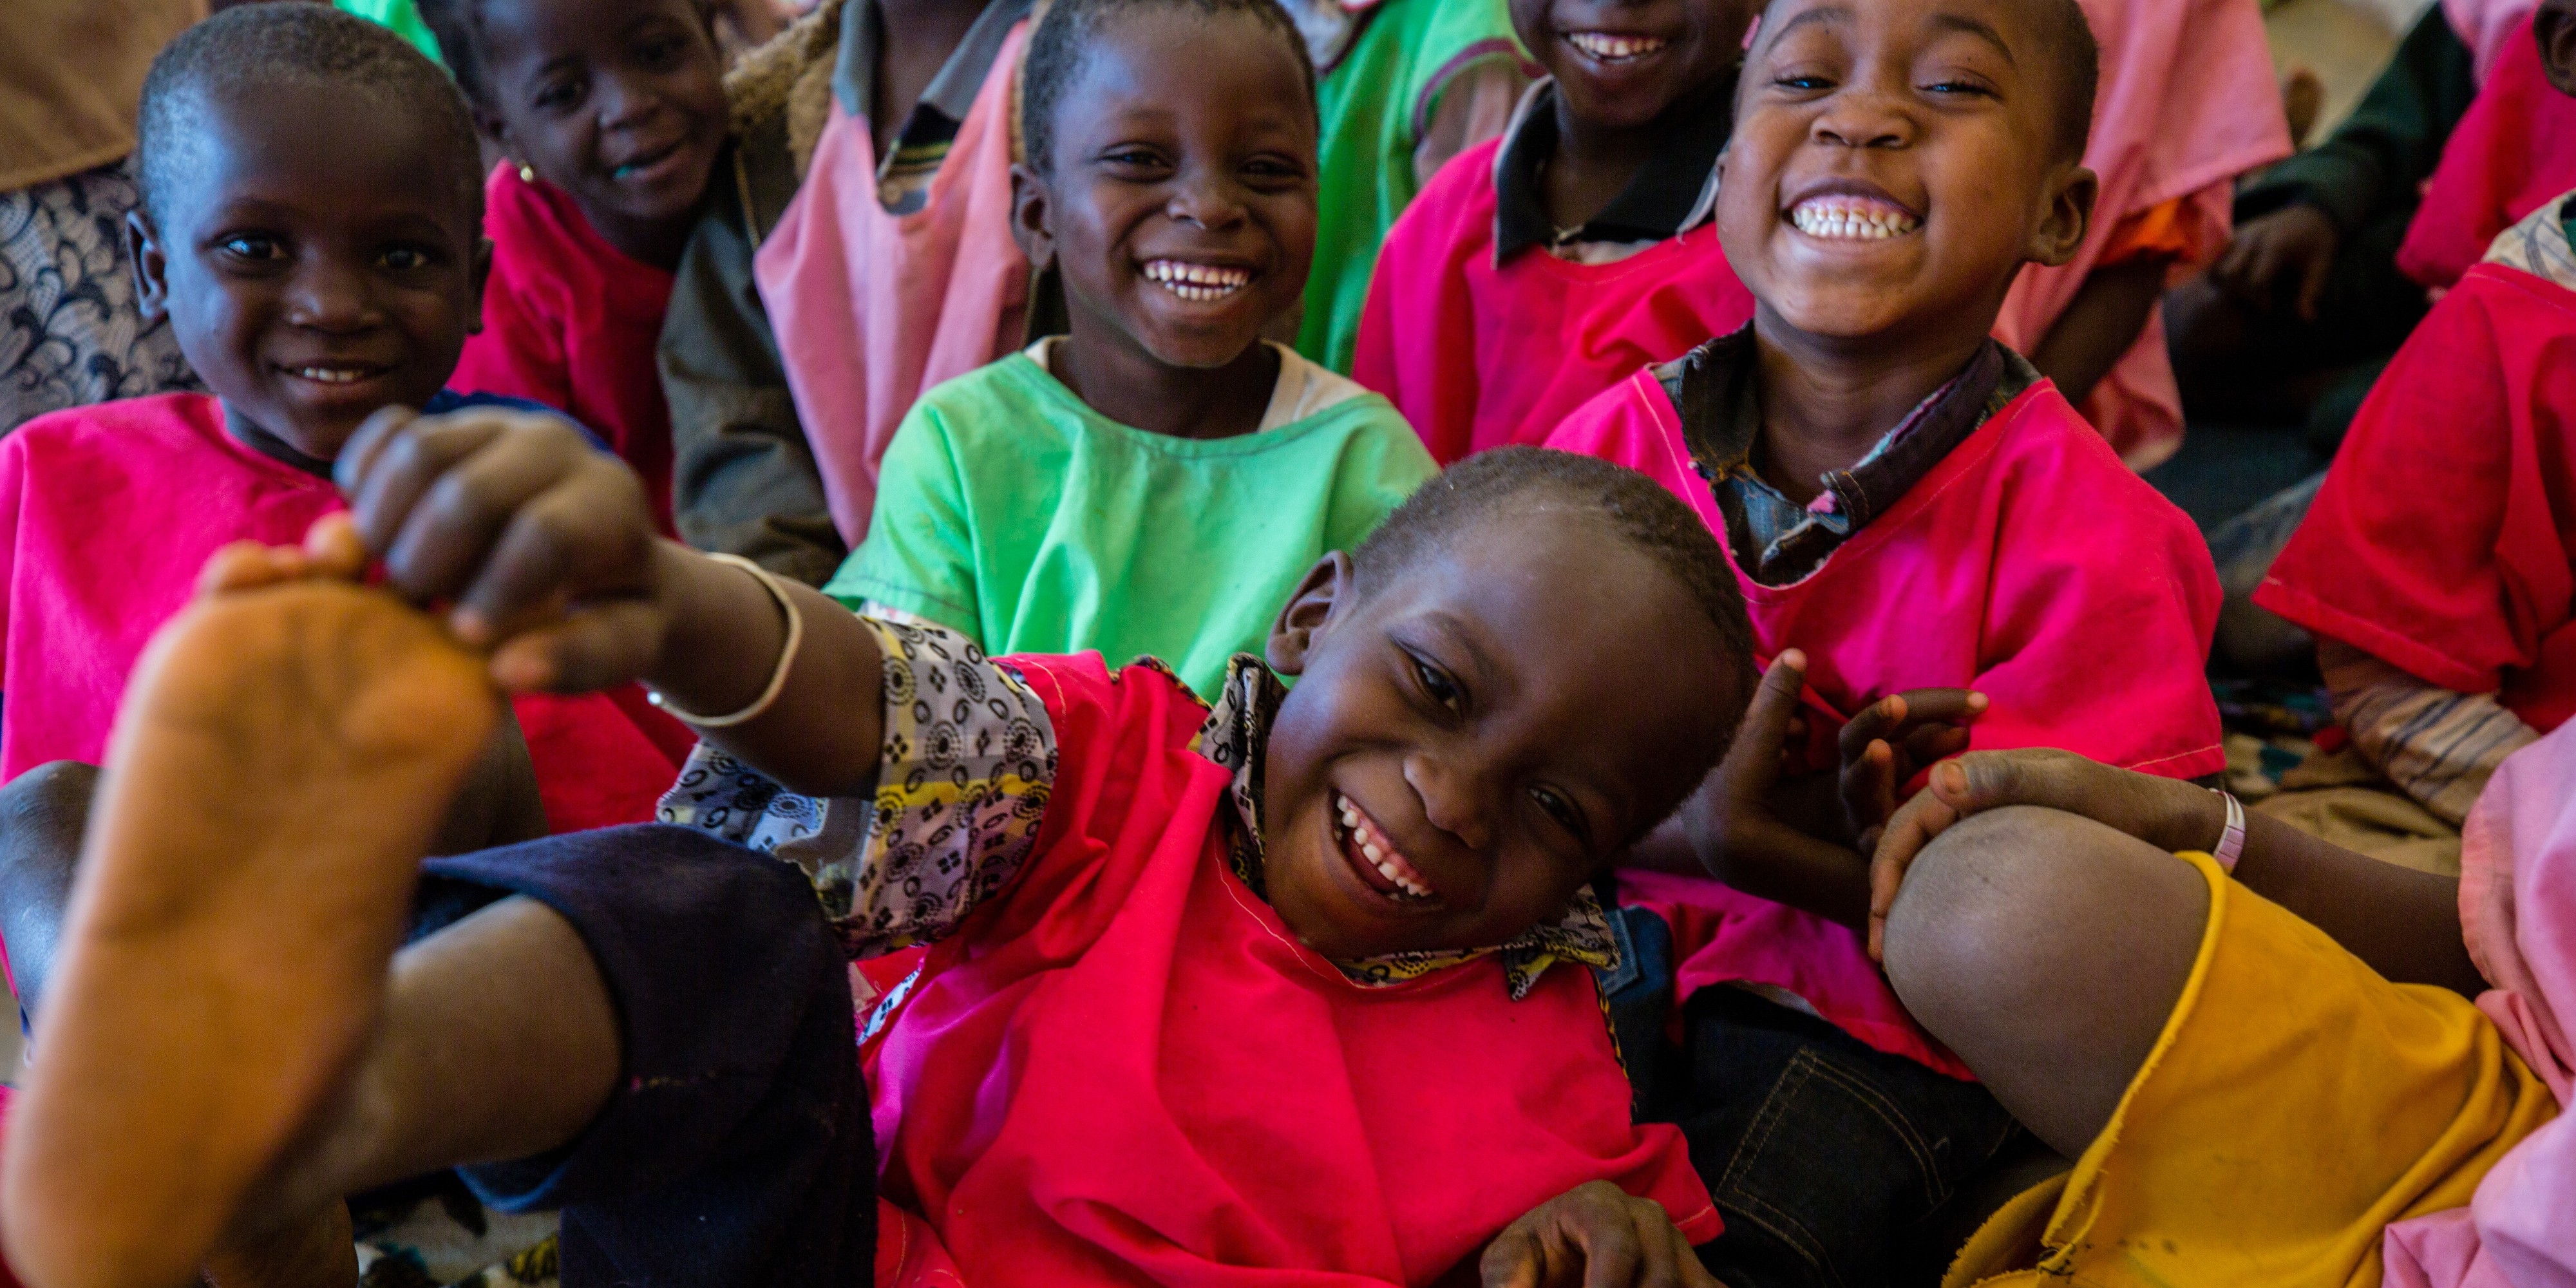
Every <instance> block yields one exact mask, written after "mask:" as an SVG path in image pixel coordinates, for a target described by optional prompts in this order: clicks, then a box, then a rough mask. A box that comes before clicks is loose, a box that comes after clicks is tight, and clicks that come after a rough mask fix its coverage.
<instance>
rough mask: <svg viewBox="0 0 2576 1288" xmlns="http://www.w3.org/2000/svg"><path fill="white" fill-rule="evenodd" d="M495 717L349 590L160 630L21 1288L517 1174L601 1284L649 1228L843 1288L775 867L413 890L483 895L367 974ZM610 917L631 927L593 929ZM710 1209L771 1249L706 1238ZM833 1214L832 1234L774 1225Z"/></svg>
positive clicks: (736, 1233) (821, 1118)
mask: <svg viewBox="0 0 2576 1288" xmlns="http://www.w3.org/2000/svg"><path fill="white" fill-rule="evenodd" d="M236 584H239V583H236ZM496 707H497V703H496V701H495V699H494V697H493V694H492V692H491V690H490V688H489V686H488V684H487V682H486V681H485V679H484V677H483V674H482V667H481V663H480V661H479V659H476V658H474V657H472V656H470V655H468V654H466V653H464V652H463V651H462V650H459V649H456V648H455V647H454V646H453V645H451V644H450V643H448V642H447V640H446V638H445V636H444V635H443V634H442V633H440V632H439V630H438V629H437V628H436V627H435V626H434V625H433V624H432V623H431V621H430V619H428V618H427V617H425V616H423V615H421V614H418V613H416V612H414V611H413V610H411V609H409V608H407V607H404V606H403V605H402V604H400V602H399V601H397V600H395V599H393V598H392V597H391V596H389V595H385V594H382V593H379V592H374V591H365V590H360V589H357V588H355V587H353V586H349V585H346V584H339V583H332V582H302V583H297V584H292V585H286V586H271V587H267V588H265V589H259V590H254V591H248V592H241V591H233V592H230V593H223V592H222V591H221V588H220V587H219V590H218V593H215V594H213V595H211V596H210V597H209V598H208V599H207V600H204V601H201V602H200V604H199V605H197V606H196V607H194V608H192V609H191V610H190V611H189V612H188V613H186V614H184V615H183V616H182V618H181V619H180V620H179V622H177V623H175V624H174V625H173V626H172V627H171V628H169V629H168V630H167V631H165V633H164V636H163V637H162V638H161V639H160V640H159V641H158V642H157V643H156V646H155V648H154V649H153V650H152V652H151V653H150V654H149V655H147V659H146V661H145V663H144V664H143V666H141V667H140V668H138V672H137V678H136V681H135V684H134V686H133V688H132V690H131V692H130V694H129V698H128V703H127V710H128V716H127V723H126V725H125V727H124V729H123V730H122V732H121V734H120V737H119V739H118V743H117V751H116V753H115V755H116V759H115V760H114V761H113V762H112V764H111V766H110V772H109V775H108V778H107V786H106V787H105V789H104V791H103V793H102V795H101V797H100V799H99V801H98V804H97V808H96V810H95V811H94V814H95V819H96V826H95V827H94V828H93V829H92V830H91V833H90V835H89V837H88V840H87V849H86V853H85V858H84V861H83V865H82V872H81V875H80V878H79V881H78V884H77V888H76V890H75V893H74V897H73V909H72V912H71V915H70V918H69V920H68V922H67V929H66V932H65V935H64V943H63V951H62V958H61V961H60V963H59V967H58V969H57V970H56V971H55V972H54V978H53V982H52V985H51V994H52V998H53V1003H54V1004H52V1005H50V1006H49V1007H48V1009H47V1011H46V1013H45V1015H44V1016H43V1018H42V1021H41V1024H40V1027H39V1030H38V1035H37V1037H38V1045H39V1047H40V1049H41V1050H42V1052H43V1055H42V1057H41V1058H40V1059H39V1060H38V1061H37V1062H36V1064H35V1066H34V1069H33V1071H32V1076H31V1078H30V1080H29V1082H28V1084H27V1086H26V1089H25V1092H24V1094H23V1096H22V1098H21V1099H20V1100H19V1101H18V1103H17V1105H16V1106H15V1112H14V1113H13V1116H12V1121H11V1123H10V1128H11V1130H10V1136H9V1140H8V1147H7V1151H6V1157H5V1159H0V1166H5V1176H4V1177H0V1222H5V1227H6V1236H7V1238H6V1241H7V1245H8V1247H9V1252H10V1259H11V1261H12V1262H13V1264H14V1266H15V1267H16V1268H17V1269H18V1270H19V1271H20V1272H21V1273H22V1274H23V1275H25V1276H26V1278H27V1279H28V1280H29V1281H30V1283H31V1284H33V1285H36V1288H54V1286H55V1285H66V1284H83V1285H86V1284H101V1285H127V1284H131V1285H136V1286H137V1288H143V1286H145V1285H152V1286H155V1288H157V1286H160V1285H167V1284H171V1283H177V1282H183V1281H185V1280H186V1279H187V1278H188V1277H189V1276H191V1275H193V1274H194V1273H195V1270H196V1267H197V1266H198V1265H199V1264H200V1263H201V1262H204V1261H205V1260H206V1259H207V1258H208V1257H209V1255H210V1254H212V1253H213V1252H214V1251H215V1249H216V1248H217V1247H218V1245H219V1244H222V1245H229V1246H231V1247H233V1248H243V1247H247V1246H250V1245H253V1244H256V1243H258V1242H259V1241H260V1240H261V1239H262V1238H263V1237H264V1236H267V1235H270V1234H273V1233H275V1232H277V1231H282V1230H285V1229H288V1228H290V1227H293V1226H296V1225H298V1224H299V1223H308V1222H313V1221H315V1220H317V1218H316V1216H315V1214H316V1213H317V1212H322V1211H324V1210H325V1209H327V1207H328V1205H329V1204H330V1202H331V1201H332V1200H334V1199H336V1197H337V1196H338V1195H339V1194H341V1193H344V1192H346V1191H348V1190H351V1189H354V1188H360V1187H363V1186H366V1185H370V1184H377V1183H382V1182H384V1181H387V1180H391V1179H396V1178H399V1177H402V1176H407V1175H411V1174H415V1173H418V1172H421V1171H425V1170H429V1169H432V1168H436V1167H442V1166H449V1165H454V1164H459V1163H470V1162H477V1161H484V1160H492V1159H503V1158H526V1159H527V1161H525V1162H522V1163H518V1164H513V1165H504V1166H500V1167H490V1168H484V1169H480V1170H479V1171H478V1172H476V1173H475V1174H474V1175H475V1176H476V1178H477V1179H478V1181H480V1182H482V1188H484V1190H485V1192H486V1193H487V1194H493V1193H496V1192H497V1193H499V1194H500V1195H502V1196H503V1197H513V1198H522V1199H525V1200H526V1201H528V1202H530V1203H531V1204H534V1203H540V1202H561V1203H564V1204H566V1205H568V1206H569V1210H568V1211H567V1213H566V1220H565V1227H566V1231H565V1238H564V1250H565V1256H566V1259H567V1261H568V1262H573V1263H578V1262H580V1261H581V1260H582V1259H583V1258H584V1257H588V1258H590V1259H591V1264H593V1265H601V1264H602V1263H603V1262H604V1263H605V1265H604V1267H603V1268H606V1269H609V1270H610V1271H611V1272H612V1273H614V1268H615V1267H616V1266H617V1265H618V1264H619V1263H620V1259H619V1257H618V1256H617V1254H618V1252H619V1251H620V1242H619V1239H618V1237H617V1236H618V1235H619V1233H620V1232H621V1231H627V1232H632V1231H633V1230H635V1229H637V1228H641V1227H644V1226H648V1225H649V1226H651V1227H652V1228H653V1232H654V1233H655V1234H657V1235H658V1236H659V1238H660V1240H661V1243H660V1245H659V1247H658V1248H652V1247H647V1251H657V1252H659V1253H661V1254H663V1255H664V1256H669V1255H671V1254H672V1253H674V1252H675V1251H676V1246H677V1245H675V1244H674V1242H673V1240H674V1239H679V1238H685V1239H688V1240H689V1241H690V1247H691V1248H692V1249H693V1250H694V1251H696V1252H697V1253H699V1254H701V1256H703V1255H704V1254H707V1253H710V1252H716V1251H722V1250H724V1249H723V1245H724V1244H726V1243H728V1242H730V1243H733V1244H735V1245H737V1246H736V1248H735V1249H734V1250H735V1251H740V1250H742V1248H743V1247H744V1246H747V1245H750V1242H751V1240H755V1239H756V1240H758V1242H757V1244H756V1246H752V1250H753V1251H754V1252H756V1253H757V1255H758V1257H759V1261H758V1262H756V1263H753V1264H754V1265H755V1266H758V1265H766V1266H769V1267H772V1268H780V1267H783V1272H784V1273H785V1274H786V1275H788V1276H789V1277H788V1278H786V1279H781V1280H778V1282H854V1283H855V1282H864V1278H863V1276H864V1275H865V1274H866V1273H867V1266H868V1251H867V1249H868V1248H869V1243H868V1242H867V1239H868V1238H869V1236H870V1235H872V1232H873V1218H874V1212H875V1209H874V1200H873V1195H872V1193H870V1192H869V1180H870V1177H871V1171H870V1170H869V1169H870V1167H871V1165H872V1163H873V1151H872V1148H871V1146H870V1144H869V1142H868V1139H867V1136H868V1133H867V1131H866V1123H867V1119H866V1113H867V1107H866V1097H865V1092H864V1088H863V1087H861V1086H860V1084H859V1078H858V1075H857V1071H856V1067H855V1058H854V1051H853V1043H852V1038H851V1020H850V1003H849V993H848V985H847V981H846V977H845V976H844V975H843V973H842V964H841V959H840V954H839V952H838V948H837V945H836V944H835V942H834V941H833V938H832V936H831V934H830V932H829V929H828V927H827V926H826V924H825V923H824V921H823V918H822V917H821V915H820V912H819V910H818V909H817V907H816V904H815V902H814V899H813V896H812V893H811V891H810V890H809V889H808V888H807V886H806V884H805V881H804V878H803V875H802V874H801V872H799V871H797V870H796V869H795V868H793V867H791V866H789V865H785V864H779V863H776V862H774V861H771V860H767V859H763V858H760V857H758V856H754V855H752V854H751V853H750V852H748V851H742V850H737V849H734V848H732V847H729V846H725V845H723V844H722V843H721V842H717V841H714V840H713V839H711V838H707V837H705V836H703V835H701V834H695V833H686V832H681V831H679V830H677V829H628V830H625V831H621V832H607V833H590V834H585V835H584V836H581V837H578V838H565V839H564V841H563V842H560V843H559V842H538V843H534V844H531V845H528V846H524V847H520V848H519V849H517V850H513V851H503V852H498V853H495V854H487V855H481V856H476V857H475V858H473V859H460V860H447V861H442V862H441V863H439V864H433V865H431V867H430V868H429V875H430V876H431V877H432V878H433V881H434V884H433V885H432V886H431V887H429V888H426V889H425V890H424V891H423V893H424V895H426V896H432V897H431V898H429V899H427V900H425V901H426V902H429V903H432V904H436V903H439V902H440V900H439V899H438V898H436V897H435V896H438V895H440V894H441V893H442V892H445V893H447V894H449V895H453V893H454V891H455V889H456V888H457V887H459V886H460V885H465V886H480V887H483V890H482V893H481V894H479V895H478V896H475V897H473V898H469V899H465V900H463V901H461V903H460V901H458V900H456V899H454V898H452V897H451V898H448V899H446V900H445V903H446V904H447V905H448V906H450V907H451V908H455V909H457V910H463V909H464V908H466V907H471V908H472V910H471V911H466V912H465V914H464V915H463V916H462V919H460V920H455V921H454V922H453V923H452V924H449V925H446V926H445V927H444V928H443V929H441V930H438V931H437V932H435V933H433V934H431V935H429V936H428V937H426V938H424V939H422V940H420V941H418V942H416V943H414V944H413V945H412V946H411V947H409V948H407V949H404V950H402V951H401V953H400V954H399V955H397V954H396V952H395V946H396V944H397V943H398V942H399V941H400V940H401V938H402V936H403V933H404V928H405V926H406V924H407V923H408V922H409V921H410V916H411V908H412V895H413V891H414V886H415V883H416V879H417V874H418V873H419V872H420V870H421V869H420V858H421V855H422V854H423V853H424V852H425V851H426V849H427V848H428V846H429V844H430V838H431V835H432V833H433V832H434V830H435V828H436V825H437V822H438V819H439V815H440V811H441V810H443V809H444V808H445V807H446V805H447V800H448V797H449V796H450V795H451V794H452V793H453V792H454V790H455V789H456V787H457V785H458V783H459V781H460V780H461V779H462V778H463V777H464V776H465V773H466V771H467V769H468V767H469V766H470V764H471V763H472V762H473V760H474V758H475V755H476V754H477V751H478V749H479V748H480V747H481V745H482V741H483V734H484V731H485V730H486V729H488V728H489V727H490V722H491V720H492V719H493V718H494V711H495V708H496ZM630 856H639V857H634V858H633V861H632V862H626V863H624V864H623V866H619V863H618V862H617V861H618V860H622V859H625V858H628V857H630ZM602 872H607V873H608V875H606V876H602V875H599V874H600V873H602ZM584 873H588V874H590V875H589V876H588V877H587V878H586V884H585V879H584V877H583V875H582V874H584ZM630 882H631V883H632V884H631V885H630V884H628V883H630ZM618 889H631V890H635V891H637V892H638V893H637V901H638V902H640V903H643V904H645V905H648V906H647V907H646V909H645V910H644V911H643V912H642V913H641V914H639V915H636V916H631V917H622V916H621V910H620V909H619V908H618V907H617V906H616V901H615V899H614V898H613V897H612V896H611V893H610V892H612V891H614V890H618ZM513 892H524V893H527V894H530V895H533V896H535V897H533V898H511V897H507V896H508V895H509V894H511V893H513ZM657 918H658V920H657ZM682 927H685V928H686V930H687V931H688V932H690V933H689V935H688V936H687V937H685V938H683V937H682V936H678V935H675V934H674V933H673V931H674V930H675V929H678V928H682ZM700 945H703V947H699V946H700ZM782 984H783V985H785V986H784V987H782ZM746 997H747V998H749V999H751V1000H750V1001H749V1002H748V1003H746V1004H745V1005H741V1006H730V1005H711V1004H709V1002H710V1001H711V999H714V998H726V999H728V1000H731V999H738V998H746ZM691 1001H695V1002H697V1003H699V1005H697V1007H696V1008H695V1009H684V1008H685V1007H686V1004H687V1003H689V1002H691ZM711 1051H720V1052H721V1054H722V1058H721V1060H720V1061H710V1060H709V1059H708V1053H709V1052H711ZM621 1074H624V1075H626V1076H625V1077H623V1078H621ZM818 1102H819V1103H821V1104H822V1105H824V1106H827V1107H828V1109H829V1111H830V1112H828V1113H825V1112H817V1111H816V1109H815V1106H816V1105H817V1103H818ZM853 1104H855V1111H853V1110H852V1106H853ZM836 1115H837V1116H836ZM853 1118H854V1119H855V1126H852V1125H851V1123H852V1120H853ZM818 1127H819V1128H822V1130H819V1131H818V1130H817V1128H818ZM576 1142H577V1145H576ZM567 1145H575V1147H574V1148H572V1149H570V1150H568V1151H564V1152H560V1153H558V1154H557V1155H553V1156H547V1157H534V1158H529V1157H527V1156H530V1155H535V1154H537V1153H538V1152H539V1151H543V1150H550V1149H558V1147H562V1146H567ZM854 1160H855V1161H854ZM540 1178H541V1179H540ZM679 1178H686V1179H689V1180H691V1181H693V1182H694V1183H693V1184H675V1183H672V1182H674V1181H675V1179H679ZM513 1182H524V1183H521V1184H518V1185H516V1187H515V1188H514V1186H513ZM656 1187H658V1188H656ZM638 1189H644V1190H650V1191H651V1193H650V1194H649V1195H648V1200H647V1201H646V1202H643V1203H638V1204H635V1205H633V1206H632V1207H631V1208H627V1209H621V1208H620V1207H619V1206H618V1205H617V1204H616V1203H614V1202H610V1201H607V1200H611V1199H613V1198H615V1197H616V1196H618V1195H622V1194H628V1193H632V1192H634V1191H636V1190H638ZM782 1195H784V1197H781V1196H782ZM727 1199H738V1200H741V1202H739V1203H738V1204H736V1205H734V1206H738V1207H740V1208H741V1209H742V1210H746V1211H751V1212H754V1213H756V1214H759V1215H760V1216H762V1217H764V1218H768V1219H766V1220H764V1221H761V1222H759V1223H757V1224H755V1225H752V1226H750V1227H749V1228H744V1224H743V1223H742V1222H739V1221H734V1222H730V1224H731V1225H733V1226H734V1227H735V1228H734V1229H730V1230H728V1229H725V1228H723V1227H725V1226H726V1225H727V1224H728V1221H727V1219H726V1218H727V1214H728V1210H729V1209H728V1207H727V1205H725V1204H724V1203H721V1202H718V1201H717V1200H727ZM826 1201H828V1202H829V1203H831V1204H832V1205H833V1206H834V1207H835V1209H836V1211H835V1212H834V1213H833V1215H838V1214H840V1213H844V1212H855V1213H856V1214H857V1217H856V1219H855V1220H851V1221H844V1222H825V1223H822V1228H821V1229H820V1230H818V1231H816V1232H814V1233H813V1234H811V1235H807V1233H806V1231H805V1230H803V1229H798V1228H793V1227H790V1226H788V1225H786V1224H785V1223H784V1222H782V1221H780V1220H779V1219H777V1218H778V1214H779V1213H781V1212H787V1213H789V1214H791V1215H805V1214H813V1213H814V1209H815V1207H816V1205H817V1204H818V1203H821V1202H826ZM692 1203H694V1204H695V1206H694V1207H692V1206H690V1205H691V1204H692ZM585 1204H591V1205H593V1206H591V1207H585V1206H584V1205H585ZM646 1208H651V1209H652V1210H650V1211H643V1209H646ZM639 1213H640V1215H639ZM591 1215H597V1216H598V1218H599V1219H597V1220H593V1221H590V1222H588V1223H587V1224H585V1223H584V1222H583V1221H582V1220H581V1218H584V1217H585V1216H591ZM711 1225H712V1226H714V1227H716V1228H714V1229H711V1228H710V1226H711ZM791 1234H794V1235H797V1236H802V1237H800V1239H799V1241H798V1242H797V1243H795V1244H791V1243H790V1242H789V1236H790V1235H791ZM711 1236H712V1237H711ZM729 1236H730V1237H729ZM627 1246H638V1245H635V1244H632V1243H630V1244H628V1245H627ZM818 1246H819V1247H820V1250H821V1251H823V1252H825V1253H832V1254H837V1253H838V1252H839V1251H840V1250H841V1249H842V1248H843V1247H846V1246H854V1247H855V1248H856V1249H857V1251H856V1253H855V1261H856V1265H855V1267H854V1268H852V1269H851V1270H850V1272H849V1273H848V1274H846V1275H843V1274H835V1275H833V1276H831V1277H829V1278H824V1277H818V1276H803V1275H800V1273H799V1272H800V1270H801V1269H802V1268H803V1267H806V1266H812V1265H815V1264H818V1263H817V1262H816V1261H815V1259H814V1258H813V1257H811V1256H805V1258H804V1260H803V1261H802V1262H799V1261H797V1258H798V1257H799V1256H803V1255H804V1254H809V1253H813V1252H815V1251H816V1250H817V1248H818ZM850 1259H851V1258H849V1257H843V1258H841V1260H842V1261H847V1260H850ZM627 1264H630V1265H631V1264H634V1263H631V1262H630V1263H627ZM664 1264H666V1265H667V1264H688V1265H693V1266H699V1267H704V1266H706V1265H707V1262H706V1261H704V1260H703V1259H692V1260H687V1261H681V1262H670V1261H666V1262H664ZM830 1264H832V1265H833V1266H834V1267H835V1268H836V1269H837V1268H839V1265H840V1262H832V1263H830ZM626 1277H635V1276H632V1275H629V1276H626ZM731 1281H740V1282H758V1280H756V1279H751V1278H740V1279H738V1280H729V1282H731Z"/></svg>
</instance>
